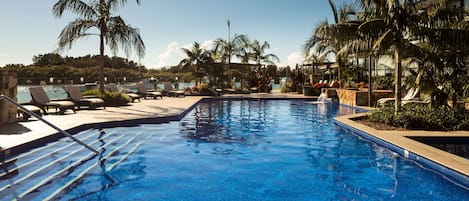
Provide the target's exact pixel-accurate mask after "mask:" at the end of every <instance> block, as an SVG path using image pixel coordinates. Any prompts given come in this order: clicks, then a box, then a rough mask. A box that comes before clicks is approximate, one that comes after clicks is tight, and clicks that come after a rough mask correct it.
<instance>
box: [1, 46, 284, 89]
mask: <svg viewBox="0 0 469 201" xmlns="http://www.w3.org/2000/svg"><path fill="white" fill-rule="evenodd" d="M99 62H100V60H99V56H98V55H86V56H82V57H62V56H61V55H59V54H55V53H48V54H41V55H37V56H34V57H33V64H31V65H27V66H26V65H23V64H7V65H5V66H4V67H2V68H0V70H8V71H13V72H16V73H17V75H18V83H19V84H20V85H26V84H32V85H37V84H41V82H42V83H46V84H69V83H73V84H81V83H87V82H96V81H97V80H98V77H99ZM104 66H105V70H104V72H105V75H104V76H105V79H106V80H107V81H106V82H115V83H122V82H138V81H140V80H142V79H150V78H151V77H153V78H155V79H158V81H161V82H163V81H170V82H175V81H179V82H190V81H193V80H195V79H196V77H195V76H194V73H193V72H190V71H187V70H184V69H183V68H181V67H180V66H178V65H175V66H171V67H163V68H161V69H151V70H149V69H147V68H146V67H145V66H141V65H138V63H137V62H134V61H132V60H128V59H125V58H121V57H109V56H105V58H104ZM269 71H270V75H271V76H272V77H277V76H285V75H286V74H288V73H287V72H286V71H289V69H279V70H278V71H277V68H276V67H274V68H272V69H269ZM245 74H246V72H241V71H238V70H235V69H232V70H230V75H232V76H233V77H238V78H240V77H245ZM243 75H244V76H243Z"/></svg>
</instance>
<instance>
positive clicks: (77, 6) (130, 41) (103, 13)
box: [52, 0, 145, 93]
mask: <svg viewBox="0 0 469 201" xmlns="http://www.w3.org/2000/svg"><path fill="white" fill-rule="evenodd" d="M125 3H127V0H99V1H97V0H89V1H82V0H59V1H58V2H57V3H56V4H55V5H54V6H53V8H52V12H53V14H54V15H55V16H56V17H62V15H63V14H64V12H65V11H70V12H72V13H75V14H77V15H79V16H80V17H81V18H78V19H76V20H74V21H72V22H70V23H69V24H68V25H67V26H65V28H64V29H63V30H62V32H61V33H60V35H59V50H63V49H65V48H71V46H72V44H73V43H74V42H75V41H76V40H78V39H80V38H82V37H87V36H99V41H100V42H99V54H100V57H101V62H100V70H99V91H100V92H101V93H104V48H105V44H106V45H107V46H108V47H109V48H110V50H111V51H112V52H113V53H114V54H115V53H116V52H117V51H118V50H119V49H120V47H121V48H123V49H124V51H125V54H126V55H127V56H128V55H129V54H130V52H131V51H135V52H136V53H137V55H138V57H140V58H141V57H143V56H144V55H145V44H144V43H143V40H142V38H141V37H140V33H139V31H138V29H136V28H133V27H130V26H129V25H127V24H126V23H125V21H124V19H122V18H121V17H120V16H112V13H111V11H112V10H116V9H117V8H118V6H119V5H124V4H125ZM136 3H137V4H140V0H136ZM92 30H97V31H98V32H97V33H94V32H91V31H92Z"/></svg>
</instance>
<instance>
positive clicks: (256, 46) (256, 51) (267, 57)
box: [250, 40, 280, 72]
mask: <svg viewBox="0 0 469 201" xmlns="http://www.w3.org/2000/svg"><path fill="white" fill-rule="evenodd" d="M251 48H252V52H251V54H250V59H251V60H252V61H254V62H255V63H256V64H257V66H258V72H259V71H260V68H261V63H265V64H271V65H274V64H275V63H274V62H279V61H280V59H279V58H278V57H277V55H275V54H266V52H265V50H267V49H269V48H270V44H269V43H268V42H267V41H264V43H262V45H261V44H260V43H259V41H257V40H254V41H252V43H251Z"/></svg>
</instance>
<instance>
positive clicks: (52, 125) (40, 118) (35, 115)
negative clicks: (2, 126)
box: [0, 95, 99, 154]
mask: <svg viewBox="0 0 469 201" xmlns="http://www.w3.org/2000/svg"><path fill="white" fill-rule="evenodd" d="M2 99H4V100H7V101H8V102H10V103H11V104H13V105H15V106H17V107H19V108H21V109H22V110H23V111H24V112H26V113H28V114H29V115H31V116H33V117H36V118H37V119H39V120H40V121H42V122H44V123H45V124H47V125H49V126H50V127H52V128H54V129H55V130H57V131H59V132H60V133H62V134H64V135H65V136H67V137H69V138H71V139H72V140H73V141H75V142H76V143H78V144H80V145H82V146H84V147H85V148H87V149H89V150H90V151H92V152H94V153H95V154H99V152H98V151H96V149H93V148H92V147H90V146H89V145H87V144H85V143H84V142H82V141H80V140H79V139H77V138H75V137H73V135H71V134H70V133H68V132H67V131H64V130H62V129H60V128H59V127H57V126H55V125H54V124H52V123H51V122H49V121H47V120H45V119H44V118H42V117H41V116H39V115H38V114H36V113H34V112H31V111H30V110H28V109H27V108H25V107H24V106H22V105H21V104H18V103H17V102H16V101H15V100H13V99H11V98H10V97H8V96H5V95H0V100H2Z"/></svg>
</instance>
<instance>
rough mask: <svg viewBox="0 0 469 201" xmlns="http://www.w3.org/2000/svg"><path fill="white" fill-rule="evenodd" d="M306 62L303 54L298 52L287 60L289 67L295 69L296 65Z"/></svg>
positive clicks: (293, 53) (291, 54)
mask: <svg viewBox="0 0 469 201" xmlns="http://www.w3.org/2000/svg"><path fill="white" fill-rule="evenodd" d="M303 61H304V56H303V54H301V52H299V51H296V52H292V53H290V55H288V58H287V65H288V66H290V67H295V66H296V64H303Z"/></svg>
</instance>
